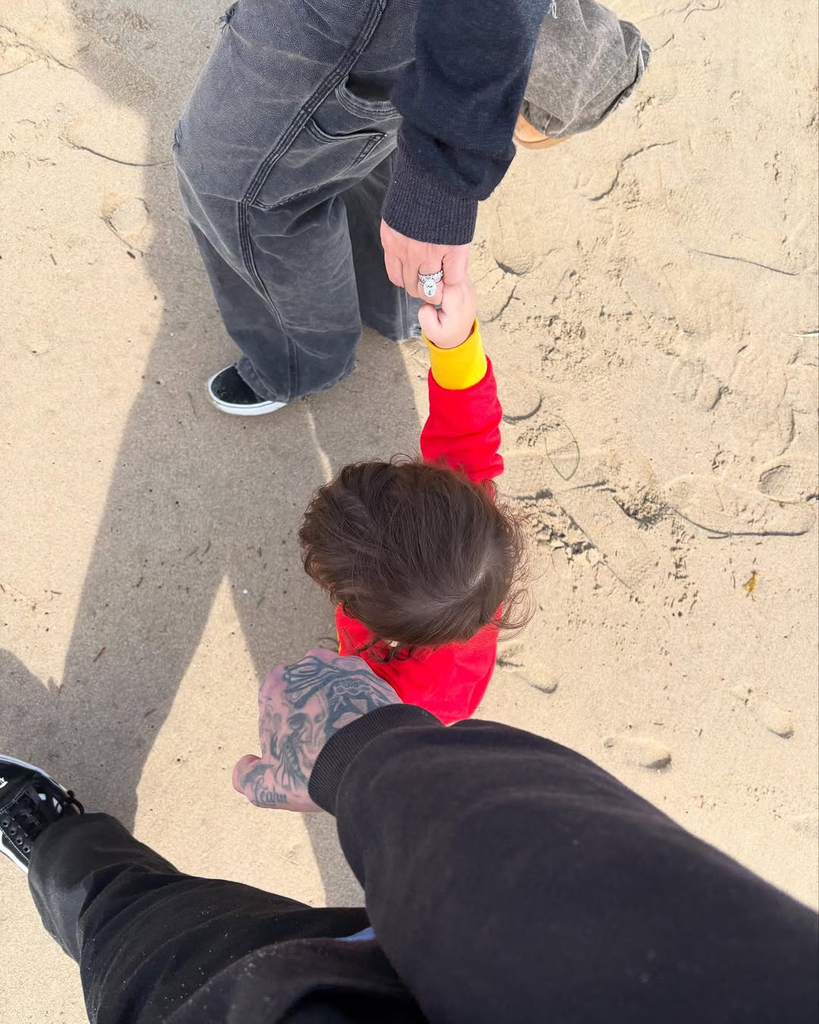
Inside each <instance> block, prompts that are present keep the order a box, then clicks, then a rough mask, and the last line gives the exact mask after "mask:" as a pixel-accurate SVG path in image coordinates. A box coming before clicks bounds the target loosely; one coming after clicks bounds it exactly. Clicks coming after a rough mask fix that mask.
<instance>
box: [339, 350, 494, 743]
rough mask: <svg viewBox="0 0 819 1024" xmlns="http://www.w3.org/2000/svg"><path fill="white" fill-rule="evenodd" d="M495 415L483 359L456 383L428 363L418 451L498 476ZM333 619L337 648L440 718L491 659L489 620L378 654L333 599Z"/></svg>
mask: <svg viewBox="0 0 819 1024" xmlns="http://www.w3.org/2000/svg"><path fill="white" fill-rule="evenodd" d="M500 421H501V406H500V402H499V401H498V389H497V385H496V383H495V374H494V372H493V370H492V364H491V363H490V362H489V361H488V360H487V369H486V374H485V376H484V377H483V379H482V380H481V381H479V382H478V383H477V384H474V385H472V387H468V388H466V389H465V390H460V391H449V390H447V389H446V388H443V387H441V385H440V384H438V383H437V382H436V381H435V379H434V377H433V375H432V370H430V374H429V417H428V418H427V422H426V424H425V425H424V429H423V431H422V432H421V454H422V455H423V457H424V459H425V460H426V461H427V462H437V461H439V460H443V461H444V462H446V463H447V464H448V465H450V466H452V467H453V468H455V469H461V470H463V471H464V472H465V473H466V474H467V476H468V477H469V479H470V480H473V481H478V480H490V479H492V478H493V477H496V476H499V475H500V474H501V473H502V472H503V459H502V457H501V456H500V454H499V453H498V448H499V447H500ZM336 627H337V629H338V637H339V652H340V653H341V654H358V655H359V657H362V658H363V659H364V660H365V661H366V662H367V664H368V665H369V666H370V668H371V669H372V670H373V672H375V674H376V675H377V676H379V677H380V678H381V679H384V680H386V682H388V683H389V684H390V686H392V688H393V689H394V690H395V691H396V693H397V694H398V695H399V697H400V698H401V700H403V701H404V703H405V704H418V705H419V706H420V707H422V708H426V710H427V711H431V712H432V714H433V715H436V716H437V717H438V718H440V720H441V721H442V722H444V723H446V724H449V723H450V722H457V721H460V720H461V719H463V718H469V717H470V716H471V715H472V714H474V712H475V709H476V708H477V706H478V704H479V703H480V702H481V699H482V698H483V695H484V693H485V692H486V687H487V686H488V685H489V680H490V679H491V677H492V670H493V669H494V667H495V657H496V652H497V643H498V639H497V631H496V630H495V629H493V628H492V626H485V627H484V628H483V629H482V630H481V631H480V633H478V634H477V635H476V636H474V637H473V638H472V639H471V640H469V641H468V642H466V643H457V644H447V645H446V646H445V647H438V648H436V649H435V650H432V651H429V652H427V653H425V654H422V655H417V656H412V657H408V658H402V657H398V658H393V659H392V660H391V661H382V660H381V659H380V658H379V657H378V656H377V655H378V653H379V647H380V646H381V645H377V646H376V648H375V650H374V651H372V652H371V651H364V652H363V653H360V652H361V649H362V648H363V647H364V646H365V645H366V644H368V643H369V642H370V641H371V640H372V634H371V633H370V631H369V630H368V629H367V627H366V626H364V625H362V624H361V623H360V622H358V621H357V620H356V619H352V618H350V617H349V616H348V615H345V614H344V612H343V611H342V610H341V608H340V607H339V608H338V609H337V610H336ZM381 649H382V650H384V649H385V648H383V647H382V648H381ZM373 654H375V655H376V656H375V657H373Z"/></svg>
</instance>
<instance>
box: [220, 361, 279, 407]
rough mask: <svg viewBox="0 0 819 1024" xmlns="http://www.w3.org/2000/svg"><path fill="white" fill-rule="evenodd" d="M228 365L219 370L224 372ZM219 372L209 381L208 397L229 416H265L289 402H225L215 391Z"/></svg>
mask: <svg viewBox="0 0 819 1024" xmlns="http://www.w3.org/2000/svg"><path fill="white" fill-rule="evenodd" d="M226 369H227V367H226V366H225V367H223V368H222V369H221V370H219V373H224V371H225V370H226ZM219 373H214V375H213V376H212V377H211V378H210V380H209V381H208V383H207V389H208V398H209V399H210V400H211V402H213V404H214V405H215V406H216V408H217V409H219V411H220V412H226V413H227V414H228V416H265V415H267V413H269V412H277V411H278V410H279V409H283V408H284V407H285V406H286V405H287V402H272V401H271V402H258V403H257V404H256V405H235V404H234V403H233V402H223V401H222V400H221V398H217V397H216V395H214V393H213V389H212V384H213V382H214V381H215V380H216V378H217V377H218V376H219Z"/></svg>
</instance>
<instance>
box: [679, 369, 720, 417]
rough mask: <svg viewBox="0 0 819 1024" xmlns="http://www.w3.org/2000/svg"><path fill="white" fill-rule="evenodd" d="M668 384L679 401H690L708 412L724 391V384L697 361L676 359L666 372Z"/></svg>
mask: <svg viewBox="0 0 819 1024" xmlns="http://www.w3.org/2000/svg"><path fill="white" fill-rule="evenodd" d="M668 386H669V389H670V391H671V393H672V394H673V395H674V397H675V398H679V400H680V401H681V402H692V403H694V404H695V405H698V406H699V407H700V408H701V409H704V410H705V411H706V412H710V411H711V409H713V408H714V407H715V406H716V405H717V403H718V402H719V400H720V398H722V395H723V392H724V391H725V387H724V385H723V384H722V383H721V381H719V380H718V379H717V378H716V377H715V376H714V375H713V374H712V373H709V372H708V370H706V368H705V366H704V365H703V364H702V363H701V362H700V361H699V360H696V361H690V360H688V361H687V360H677V361H676V362H675V363H674V365H673V366H672V368H671V370H670V372H669V374H668Z"/></svg>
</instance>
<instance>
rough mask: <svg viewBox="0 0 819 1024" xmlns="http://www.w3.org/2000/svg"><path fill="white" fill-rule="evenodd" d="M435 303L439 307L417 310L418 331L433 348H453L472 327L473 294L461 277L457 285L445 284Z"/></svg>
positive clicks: (462, 341)
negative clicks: (419, 327) (439, 297)
mask: <svg viewBox="0 0 819 1024" xmlns="http://www.w3.org/2000/svg"><path fill="white" fill-rule="evenodd" d="M439 301H440V303H441V305H440V308H437V309H436V307H435V306H431V305H424V306H422V307H421V308H420V309H419V310H418V322H419V323H420V324H421V330H422V331H423V332H424V336H425V337H426V338H427V339H428V340H429V341H431V342H432V344H433V345H434V346H435V347H436V348H457V347H458V345H462V344H463V343H464V342H465V341H466V339H467V338H468V337H469V336H470V334H471V333H472V328H473V327H474V325H475V312H476V302H475V292H474V290H473V288H472V285H471V284H470V282H469V281H468V280H467V279H466V278H464V280H463V281H461V282H460V283H459V284H453V285H446V284H445V285H444V289H443V295H442V297H441V299H440V300H439Z"/></svg>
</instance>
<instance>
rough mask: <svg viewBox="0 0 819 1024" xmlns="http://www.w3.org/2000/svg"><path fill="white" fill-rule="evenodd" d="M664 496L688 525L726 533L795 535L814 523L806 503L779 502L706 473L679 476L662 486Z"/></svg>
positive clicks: (717, 532)
mask: <svg viewBox="0 0 819 1024" xmlns="http://www.w3.org/2000/svg"><path fill="white" fill-rule="evenodd" d="M665 500H666V502H667V504H668V506H669V508H670V509H671V511H673V512H676V513H677V515H679V516H681V517H682V518H683V519H685V521H686V522H688V523H690V524H691V525H692V526H697V527H699V528H700V529H701V530H707V531H708V532H709V533H712V534H715V535H719V536H724V537H729V536H733V535H739V536H743V535H744V536H764V535H766V534H779V535H780V536H790V537H797V536H799V535H800V534H803V533H807V532H808V531H809V530H810V529H811V528H812V527H813V525H814V521H815V515H814V511H813V509H812V508H811V507H810V505H806V504H802V505H793V504H783V503H782V502H781V500H779V501H773V500H771V499H770V498H768V497H767V496H766V495H765V494H760V493H759V492H757V491H750V490H749V491H744V490H740V489H739V488H737V487H734V486H732V485H731V484H727V483H725V482H724V481H722V480H720V479H719V478H715V477H710V476H680V477H677V478H676V479H675V480H671V481H670V482H669V483H667V484H666V486H665Z"/></svg>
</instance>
